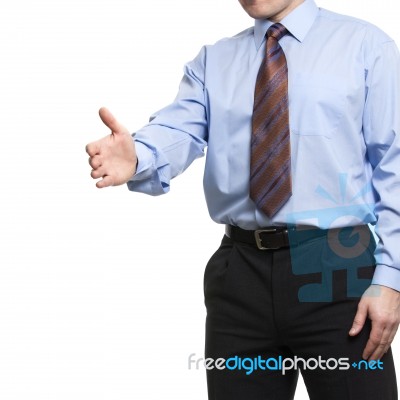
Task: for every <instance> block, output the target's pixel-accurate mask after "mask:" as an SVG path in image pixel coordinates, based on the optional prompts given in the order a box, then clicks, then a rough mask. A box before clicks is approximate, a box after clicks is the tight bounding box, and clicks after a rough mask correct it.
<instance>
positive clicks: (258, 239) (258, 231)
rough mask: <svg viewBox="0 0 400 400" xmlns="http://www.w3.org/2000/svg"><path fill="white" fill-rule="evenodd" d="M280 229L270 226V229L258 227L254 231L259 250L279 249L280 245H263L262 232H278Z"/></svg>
mask: <svg viewBox="0 0 400 400" xmlns="http://www.w3.org/2000/svg"><path fill="white" fill-rule="evenodd" d="M277 231H278V229H276V228H268V229H258V230H256V231H254V238H255V239H256V244H257V247H258V249H259V250H278V249H279V248H280V247H265V246H263V243H262V239H261V237H260V234H261V233H276V232H277Z"/></svg>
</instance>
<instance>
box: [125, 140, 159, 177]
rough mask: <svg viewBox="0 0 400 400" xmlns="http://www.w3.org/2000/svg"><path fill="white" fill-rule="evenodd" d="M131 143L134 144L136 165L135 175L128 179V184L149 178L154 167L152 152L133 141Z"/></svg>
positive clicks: (143, 145)
mask: <svg viewBox="0 0 400 400" xmlns="http://www.w3.org/2000/svg"><path fill="white" fill-rule="evenodd" d="M132 139H133V138H132ZM133 141H134V143H135V149H136V156H137V159H138V164H137V168H136V173H135V175H133V176H132V178H131V179H129V181H130V182H132V181H139V180H143V179H146V178H148V177H150V176H151V174H152V169H153V168H152V167H153V165H154V154H153V152H152V150H151V149H149V148H148V147H147V146H146V145H145V144H143V143H141V142H138V141H136V140H135V139H133Z"/></svg>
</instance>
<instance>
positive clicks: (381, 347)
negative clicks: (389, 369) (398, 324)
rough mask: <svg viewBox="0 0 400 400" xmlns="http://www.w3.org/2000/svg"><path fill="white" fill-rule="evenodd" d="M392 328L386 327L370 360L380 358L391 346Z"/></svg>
mask: <svg viewBox="0 0 400 400" xmlns="http://www.w3.org/2000/svg"><path fill="white" fill-rule="evenodd" d="M390 333H391V330H390V329H385V330H384V331H383V333H382V337H381V341H380V343H379V344H378V346H377V347H376V349H375V351H374V352H373V353H372V354H371V356H370V357H369V360H380V359H381V358H382V357H383V355H384V354H385V351H386V349H387V348H389V346H388V344H389V337H390Z"/></svg>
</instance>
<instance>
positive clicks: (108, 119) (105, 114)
mask: <svg viewBox="0 0 400 400" xmlns="http://www.w3.org/2000/svg"><path fill="white" fill-rule="evenodd" d="M99 115H100V118H101V120H102V121H103V123H104V124H105V125H106V126H107V127H109V128H110V129H111V130H112V132H113V133H121V132H122V131H123V130H125V128H124V126H123V125H121V124H120V123H119V122H118V121H117V120H116V118H115V117H114V115H112V114H111V111H110V110H109V109H108V108H105V107H102V108H100V110H99Z"/></svg>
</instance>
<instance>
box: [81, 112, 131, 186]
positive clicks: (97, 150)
mask: <svg viewBox="0 0 400 400" xmlns="http://www.w3.org/2000/svg"><path fill="white" fill-rule="evenodd" d="M99 115H100V118H101V120H102V121H103V122H104V124H105V125H106V126H107V127H108V128H110V129H111V134H110V135H108V136H105V137H104V138H102V139H100V140H97V141H95V142H92V143H89V144H88V145H87V146H86V152H87V153H88V154H89V156H90V158H89V164H90V166H91V167H92V168H93V169H92V172H91V177H92V178H93V179H99V178H100V180H99V181H98V182H97V183H96V186H97V187H98V188H104V187H107V186H117V185H122V184H124V183H126V182H128V180H129V179H130V178H131V177H132V176H133V175H134V173H135V171H136V165H137V156H136V151H135V145H134V143H133V140H132V137H131V135H130V133H129V131H128V129H126V128H125V127H124V126H123V125H121V124H120V123H119V122H118V121H117V120H116V119H115V117H114V116H113V115H112V114H111V112H110V111H109V110H108V109H107V108H105V107H102V108H100V110H99Z"/></svg>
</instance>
